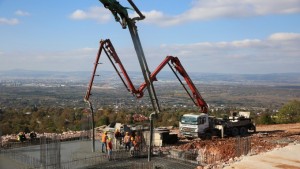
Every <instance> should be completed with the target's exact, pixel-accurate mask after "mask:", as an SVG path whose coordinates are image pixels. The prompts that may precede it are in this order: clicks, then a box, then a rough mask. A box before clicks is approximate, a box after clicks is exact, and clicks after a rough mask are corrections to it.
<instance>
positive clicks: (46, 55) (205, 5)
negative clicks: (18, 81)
mask: <svg viewBox="0 0 300 169" xmlns="http://www.w3.org/2000/svg"><path fill="white" fill-rule="evenodd" d="M119 2H120V3H121V4H122V5H124V6H129V4H128V2H127V1H126V0H120V1H119ZM134 2H135V3H136V5H137V6H138V8H139V9H140V10H141V11H142V13H144V14H145V16H146V19H145V20H142V21H139V22H137V26H138V30H139V35H140V39H141V42H142V45H143V48H144V52H145V56H146V59H147V61H148V64H149V68H150V70H154V69H155V68H156V66H157V65H159V63H160V62H161V61H162V60H163V59H164V58H165V57H166V56H167V55H173V56H177V57H179V58H180V60H181V62H182V64H183V65H184V67H185V68H186V70H187V71H188V72H211V73H246V74H252V73H287V72H300V66H299V65H300V47H299V46H300V0H176V1H174V0H163V1H162V0H147V1H146V0H143V1H142V0H134ZM129 13H130V14H131V16H133V15H134V13H133V11H129ZM107 38H109V39H111V41H112V43H113V44H114V47H115V49H116V51H117V53H118V54H119V56H120V58H121V60H122V61H123V64H124V66H125V67H126V68H127V70H128V71H140V66H139V64H138V60H137V56H136V54H135V51H134V48H133V44H132V41H131V38H130V34H129V31H128V29H125V30H124V29H122V28H121V26H120V24H118V23H117V22H115V21H114V18H113V16H112V14H111V13H110V11H108V10H107V9H105V8H104V7H103V5H102V4H101V3H100V2H99V1H98V0H89V1H86V0H77V1H71V0H64V1H61V0H60V1H59V0H51V1H41V0H26V1H25V0H0V71H3V70H12V69H26V70H50V71H56V70H58V71H82V70H84V71H92V68H93V62H94V60H95V56H96V54H97V50H98V46H99V41H100V39H107ZM101 62H102V63H103V64H101V66H100V68H99V69H101V70H113V68H112V66H111V65H110V63H109V61H108V59H107V58H106V56H104V55H103V57H101ZM166 70H168V69H166Z"/></svg>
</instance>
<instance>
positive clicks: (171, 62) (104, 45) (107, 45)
mask: <svg viewBox="0 0 300 169" xmlns="http://www.w3.org/2000/svg"><path fill="white" fill-rule="evenodd" d="M102 50H103V51H104V53H105V54H106V55H107V57H108V58H109V60H110V62H111V63H112V65H113V67H114V69H115V70H116V72H117V74H118V76H119V77H120V79H121V80H122V82H123V84H124V86H125V87H126V89H127V90H128V91H129V92H130V93H132V94H133V95H134V96H135V97H136V98H141V97H143V96H144V90H145V88H146V87H147V84H146V82H144V83H142V84H141V85H140V87H139V88H138V89H136V88H135V87H134V85H133V83H132V81H131V79H130V77H129V75H128V74H127V72H126V70H125V68H124V66H123V64H122V62H121V60H120V58H119V56H118V54H117V53H116V51H115V49H114V47H113V45H112V43H111V41H110V40H109V39H106V40H101V41H100V47H99V50H98V54H97V57H96V61H95V66H94V70H93V74H92V78H91V81H90V83H89V86H88V90H87V93H86V96H85V100H89V96H90V95H91V89H92V85H93V80H94V77H95V76H96V69H97V65H98V64H99V60H100V56H101V53H102ZM116 64H117V65H118V66H116ZM166 65H168V66H169V67H170V68H171V70H172V71H173V73H174V74H175V76H176V77H177V79H178V80H179V81H180V83H181V85H182V86H183V88H184V89H185V91H186V92H187V94H188V95H189V96H190V98H191V100H192V101H193V102H194V104H195V105H196V106H198V107H199V108H200V111H201V112H203V113H207V109H208V106H207V104H206V102H205V101H204V100H203V98H202V97H201V95H200V93H199V91H198V90H197V88H196V87H195V85H194V83H193V81H192V80H191V78H190V77H189V75H188V74H187V72H186V71H185V69H184V67H183V66H182V65H181V62H180V60H179V59H178V58H177V57H173V56H167V57H166V58H165V59H164V60H163V61H162V62H161V64H160V65H159V66H158V67H157V68H156V69H155V70H154V71H153V72H152V73H151V75H150V81H151V83H152V82H153V81H157V78H156V76H157V74H158V73H159V72H160V71H161V70H162V69H163V68H164V67H165V66H166ZM118 67H119V68H118ZM174 69H175V70H176V71H175V70H174ZM176 72H179V74H180V75H181V76H182V77H183V78H184V80H185V81H186V83H187V85H188V86H189V88H190V91H191V93H192V95H191V94H190V92H189V91H188V89H187V88H186V87H185V85H184V84H183V82H182V81H181V79H180V78H179V76H178V75H177V73H176Z"/></svg>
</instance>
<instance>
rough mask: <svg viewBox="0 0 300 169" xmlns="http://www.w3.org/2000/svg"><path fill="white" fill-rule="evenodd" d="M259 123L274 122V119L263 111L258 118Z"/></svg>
mask: <svg viewBox="0 0 300 169" xmlns="http://www.w3.org/2000/svg"><path fill="white" fill-rule="evenodd" d="M258 123H259V124H274V120H273V119H272V117H271V115H270V114H268V113H263V114H262V115H261V116H260V117H259V119H258Z"/></svg>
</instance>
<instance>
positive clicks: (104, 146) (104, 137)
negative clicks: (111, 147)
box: [101, 131, 107, 153]
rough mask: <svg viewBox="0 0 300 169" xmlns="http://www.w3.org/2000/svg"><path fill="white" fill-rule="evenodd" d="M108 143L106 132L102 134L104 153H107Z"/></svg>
mask: <svg viewBox="0 0 300 169" xmlns="http://www.w3.org/2000/svg"><path fill="white" fill-rule="evenodd" d="M106 141H107V132H106V131H105V132H104V133H102V136H101V143H102V153H105V152H106ZM104 150H105V151H104Z"/></svg>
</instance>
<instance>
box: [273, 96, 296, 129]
mask: <svg viewBox="0 0 300 169" xmlns="http://www.w3.org/2000/svg"><path fill="white" fill-rule="evenodd" d="M277 122H278V123H297V122H300V101H299V100H293V101H290V102H288V103H286V104H285V105H283V106H282V107H281V108H280V110H279V112H278V113H277Z"/></svg>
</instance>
